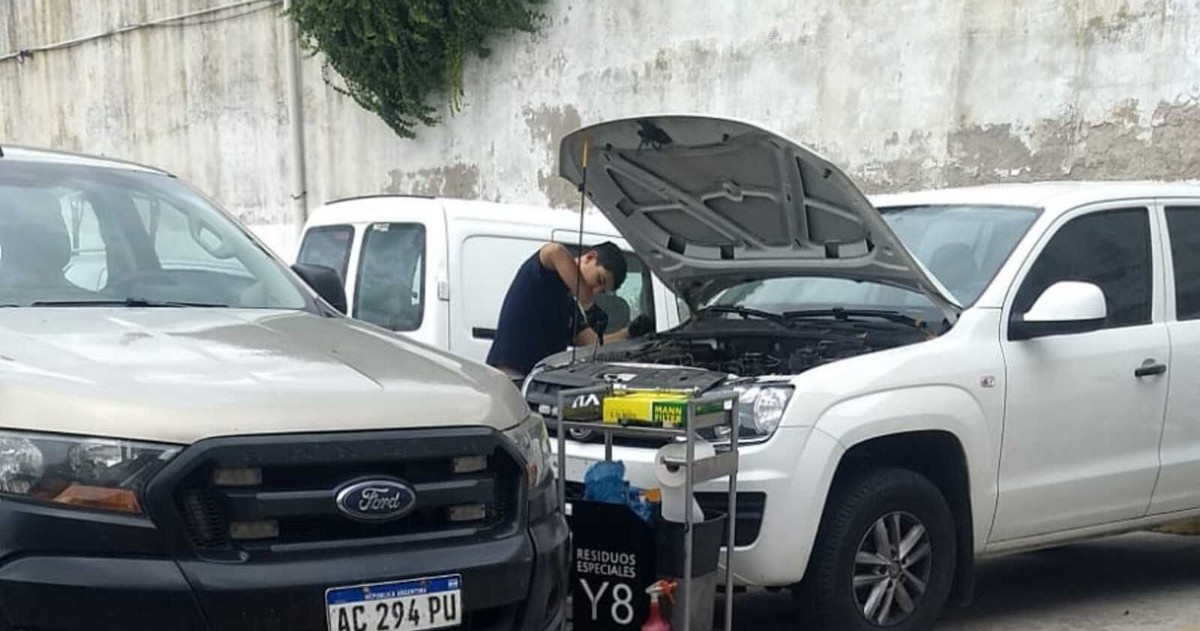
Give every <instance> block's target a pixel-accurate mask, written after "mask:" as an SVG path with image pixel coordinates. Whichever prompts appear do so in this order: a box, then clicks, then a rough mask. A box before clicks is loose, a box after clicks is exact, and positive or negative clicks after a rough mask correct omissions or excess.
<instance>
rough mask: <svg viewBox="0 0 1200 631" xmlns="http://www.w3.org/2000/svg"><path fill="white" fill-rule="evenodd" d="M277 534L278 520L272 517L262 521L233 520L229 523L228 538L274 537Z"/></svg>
mask: <svg viewBox="0 0 1200 631" xmlns="http://www.w3.org/2000/svg"><path fill="white" fill-rule="evenodd" d="M278 536H279V522H278V521H275V520H274V519H268V520H263V521H235V522H232V523H230V524H229V538H230V539H238V540H243V541H244V540H246V539H274V538H275V537H278Z"/></svg>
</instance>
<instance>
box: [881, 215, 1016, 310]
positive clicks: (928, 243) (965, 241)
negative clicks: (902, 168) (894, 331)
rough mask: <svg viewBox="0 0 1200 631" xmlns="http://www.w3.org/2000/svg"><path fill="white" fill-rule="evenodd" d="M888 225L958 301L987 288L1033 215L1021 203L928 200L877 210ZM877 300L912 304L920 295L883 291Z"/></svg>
mask: <svg viewBox="0 0 1200 631" xmlns="http://www.w3.org/2000/svg"><path fill="white" fill-rule="evenodd" d="M880 212H881V213H882V214H883V218H884V220H885V221H886V222H887V223H888V226H890V227H891V229H892V230H893V231H895V233H896V236H898V237H900V240H901V241H902V242H903V243H904V246H905V247H906V248H908V250H909V251H910V252H912V254H913V256H915V257H916V258H917V260H919V261H921V263H923V264H924V265H925V267H926V268H927V269H928V270H929V272H930V273H932V274H933V275H934V276H935V277H936V278H937V279H938V280H939V281H941V283H942V285H943V286H945V287H946V289H947V290H948V291H949V292H950V293H951V295H952V296H953V297H954V298H955V299H956V300H957V301H958V302H959V304H961V305H963V306H970V305H971V304H972V303H974V302H975V301H976V300H977V299H978V298H979V296H980V294H982V293H983V290H984V289H986V288H987V286H988V283H990V282H991V281H992V278H993V277H994V276H995V275H996V272H997V271H998V270H999V269H1000V266H1001V265H1003V264H1004V261H1005V260H1007V259H1008V256H1009V254H1011V253H1012V250H1013V248H1014V247H1016V244H1017V241H1019V240H1020V239H1021V237H1022V236H1024V234H1025V231H1026V230H1028V229H1029V226H1030V225H1032V224H1033V221H1034V219H1036V218H1037V214H1038V213H1037V210H1036V209H1034V208H1027V207H1020V206H986V205H933V206H901V207H887V208H882V209H880ZM885 294H886V295H882V296H879V298H880V299H881V300H889V301H893V302H894V301H902V302H903V303H904V304H907V305H909V306H917V304H918V303H919V302H921V301H920V300H919V299H917V298H915V297H913V296H911V295H906V294H902V293H899V290H895V291H891V292H885Z"/></svg>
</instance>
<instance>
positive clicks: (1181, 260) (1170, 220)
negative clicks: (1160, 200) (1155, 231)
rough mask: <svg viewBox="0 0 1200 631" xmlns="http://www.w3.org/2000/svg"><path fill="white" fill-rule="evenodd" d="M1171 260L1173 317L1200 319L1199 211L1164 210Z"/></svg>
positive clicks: (1190, 209) (1184, 209) (1189, 209)
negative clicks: (1172, 271) (1169, 236)
mask: <svg viewBox="0 0 1200 631" xmlns="http://www.w3.org/2000/svg"><path fill="white" fill-rule="evenodd" d="M1167 230H1169V231H1170V233H1171V258H1172V260H1173V261H1174V262H1175V314H1176V315H1175V317H1177V318H1178V319H1180V320H1195V319H1198V318H1200V208H1168V209H1167Z"/></svg>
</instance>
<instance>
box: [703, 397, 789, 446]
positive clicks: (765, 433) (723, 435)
mask: <svg viewBox="0 0 1200 631" xmlns="http://www.w3.org/2000/svg"><path fill="white" fill-rule="evenodd" d="M732 389H733V390H734V391H736V392H737V393H738V405H737V419H738V427H740V428H741V432H740V433H739V435H738V438H739V440H763V439H766V438H770V437H771V435H772V434H774V433H775V430H776V429H779V424H780V423H781V422H782V421H783V412H784V410H786V409H787V404H788V401H790V400H791V398H792V387H791V386H776V385H760V384H752V385H745V386H734V387H733V388H732ZM717 430H718V431H717V434H716V438H717V439H719V440H727V439H728V438H729V430H728V429H727V428H717ZM722 430H723V431H722Z"/></svg>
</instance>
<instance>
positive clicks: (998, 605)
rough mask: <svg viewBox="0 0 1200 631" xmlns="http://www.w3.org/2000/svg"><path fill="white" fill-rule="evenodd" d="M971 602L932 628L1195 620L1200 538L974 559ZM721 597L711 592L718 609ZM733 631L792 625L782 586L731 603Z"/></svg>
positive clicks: (1153, 625)
mask: <svg viewBox="0 0 1200 631" xmlns="http://www.w3.org/2000/svg"><path fill="white" fill-rule="evenodd" d="M977 576H978V583H977V588H976V592H975V603H974V604H973V605H972V606H971V607H969V608H967V609H959V610H952V611H950V612H948V613H947V614H946V615H945V616H944V617H943V619H942V621H941V622H940V623H939V624H938V626H937V627H936V628H937V631H970V630H983V629H987V630H988V631H1007V630H1009V629H1011V630H1013V631H1017V630H1020V631H1032V630H1034V629H1046V630H1051V629H1053V630H1064V631H1065V630H1074V629H1088V630H1093V629H1114V630H1115V629H1135V628H1136V629H1139V630H1147V631H1148V630H1155V631H1158V630H1164V631H1166V630H1177V629H1185V628H1188V627H1189V626H1191V627H1195V626H1197V625H1200V538H1197V537H1185V536H1179V535H1166V534H1150V533H1136V534H1131V535H1125V536H1122V537H1113V538H1107V539H1097V540H1094V541H1090V542H1086V543H1079V544H1073V545H1069V546H1064V547H1061V548H1055V549H1050V550H1043V551H1039V552H1031V553H1026V554H1020V555H1015V556H1011V557H1005V558H1000V559H993V560H990V561H984V562H982V563H981V564H980V565H979V567H978V574H977ZM722 604H723V601H722V600H721V599H720V598H718V608H719V607H720V606H721V605H722ZM735 605H736V607H735V613H734V615H735V623H734V628H735V629H737V630H739V631H752V630H753V631H761V630H763V629H794V628H796V624H797V623H796V618H795V616H794V615H793V613H792V599H791V594H790V592H787V591H784V592H779V593H774V594H772V593H767V592H763V591H752V592H749V593H745V594H742V595H740V596H738V597H737V600H736V601H735Z"/></svg>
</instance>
